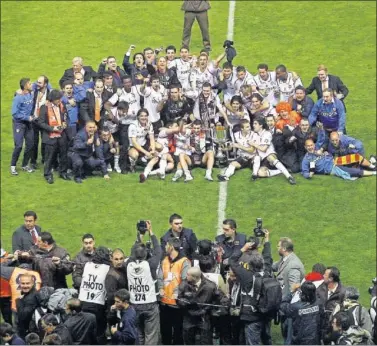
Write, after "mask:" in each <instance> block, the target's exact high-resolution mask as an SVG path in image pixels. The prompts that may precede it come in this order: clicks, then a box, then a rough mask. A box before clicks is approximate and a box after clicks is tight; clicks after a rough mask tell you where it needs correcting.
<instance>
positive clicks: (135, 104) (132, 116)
mask: <svg viewBox="0 0 377 346" xmlns="http://www.w3.org/2000/svg"><path fill="white" fill-rule="evenodd" d="M118 101H126V102H127V103H128V106H129V108H128V123H127V124H130V123H131V122H132V121H135V120H136V114H137V112H138V111H139V109H140V108H141V107H140V92H139V89H138V87H136V86H132V87H131V91H130V92H129V93H128V92H126V91H125V90H124V89H123V88H122V89H121V92H120V96H118V93H115V94H114V95H113V96H111V97H110V99H109V102H110V103H111V104H112V105H115V104H116V103H117V102H118Z"/></svg>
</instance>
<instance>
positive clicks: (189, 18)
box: [182, 11, 211, 48]
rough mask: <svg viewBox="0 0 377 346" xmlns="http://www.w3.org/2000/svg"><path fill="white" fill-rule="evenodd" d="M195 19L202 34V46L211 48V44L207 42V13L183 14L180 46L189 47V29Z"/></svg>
mask: <svg viewBox="0 0 377 346" xmlns="http://www.w3.org/2000/svg"><path fill="white" fill-rule="evenodd" d="M195 19H196V20H197V21H198V24H199V27H200V31H201V32H202V39H203V46H204V47H206V48H209V47H211V42H210V40H209V22H208V13H207V11H202V12H187V11H186V12H185V20H184V24H183V36H182V46H185V47H190V40H191V29H192V25H193V24H194V21H195Z"/></svg>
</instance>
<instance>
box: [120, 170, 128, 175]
mask: <svg viewBox="0 0 377 346" xmlns="http://www.w3.org/2000/svg"><path fill="white" fill-rule="evenodd" d="M121 173H122V174H128V173H129V171H127V170H126V169H122V171H121Z"/></svg>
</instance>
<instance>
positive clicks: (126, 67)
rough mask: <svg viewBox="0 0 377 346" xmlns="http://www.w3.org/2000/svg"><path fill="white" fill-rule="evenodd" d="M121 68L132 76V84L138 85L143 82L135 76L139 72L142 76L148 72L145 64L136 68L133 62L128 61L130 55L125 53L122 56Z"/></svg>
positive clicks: (145, 75)
mask: <svg viewBox="0 0 377 346" xmlns="http://www.w3.org/2000/svg"><path fill="white" fill-rule="evenodd" d="M122 65H123V68H124V70H125V71H126V73H127V74H128V75H130V76H131V78H132V85H140V84H143V80H142V79H137V78H136V76H137V75H138V74H141V75H142V76H143V77H144V78H146V77H148V75H149V72H148V70H147V68H146V66H142V67H141V68H137V67H136V66H135V64H131V63H130V56H129V55H127V53H126V54H125V55H124V58H123V64H122Z"/></svg>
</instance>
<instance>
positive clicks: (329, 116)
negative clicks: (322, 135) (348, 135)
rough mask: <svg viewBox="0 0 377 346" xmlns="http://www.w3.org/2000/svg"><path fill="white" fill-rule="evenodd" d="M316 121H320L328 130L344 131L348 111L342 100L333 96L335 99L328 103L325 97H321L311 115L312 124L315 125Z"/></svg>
mask: <svg viewBox="0 0 377 346" xmlns="http://www.w3.org/2000/svg"><path fill="white" fill-rule="evenodd" d="M316 121H320V122H321V123H322V124H323V128H324V129H325V130H326V131H341V132H344V130H345V127H346V113H345V111H344V105H343V103H342V101H340V100H338V99H337V98H333V101H332V102H331V103H328V104H327V103H324V101H323V99H319V100H318V101H317V102H316V103H315V105H314V107H313V108H312V110H311V112H310V115H309V123H310V125H312V126H313V125H315V123H316Z"/></svg>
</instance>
